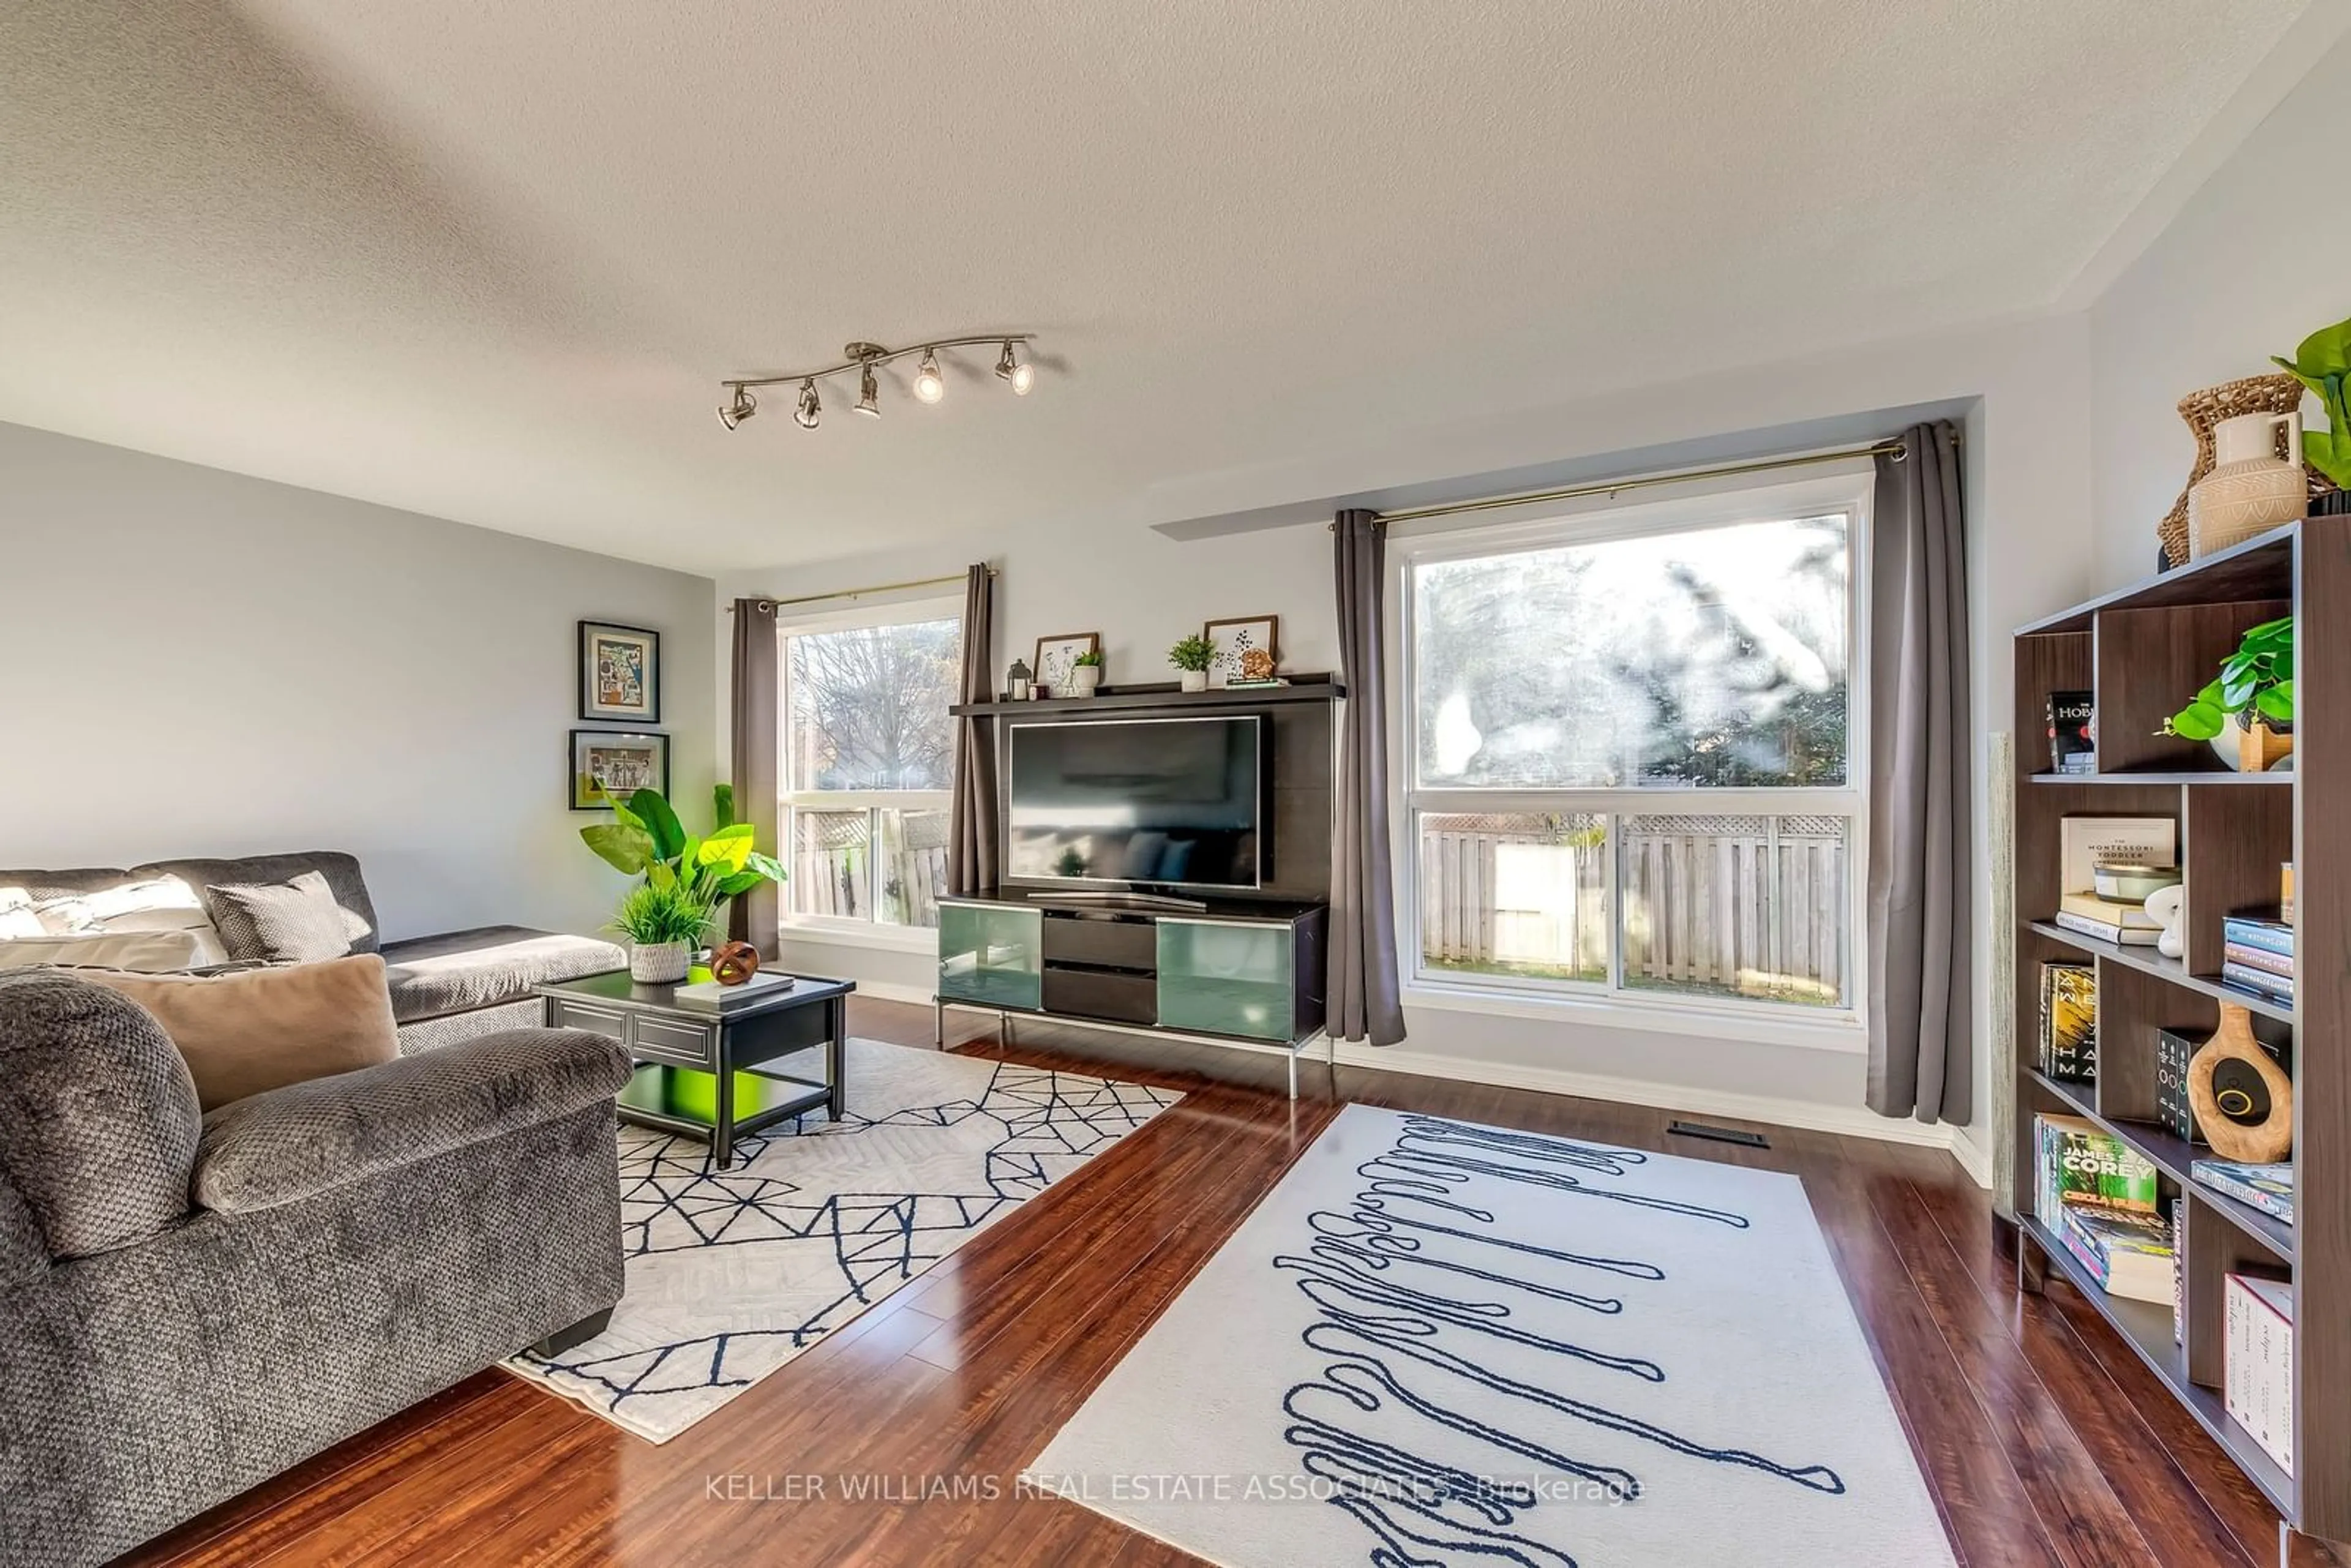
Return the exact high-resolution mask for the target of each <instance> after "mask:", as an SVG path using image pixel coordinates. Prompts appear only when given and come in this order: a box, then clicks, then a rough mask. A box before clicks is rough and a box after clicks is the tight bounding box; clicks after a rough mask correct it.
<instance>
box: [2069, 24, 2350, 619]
mask: <svg viewBox="0 0 2351 1568" xmlns="http://www.w3.org/2000/svg"><path fill="white" fill-rule="evenodd" d="M2346 91H2351V40H2346V41H2344V42H2342V43H2338V44H2336V45H2335V47H2333V48H2332V49H2331V50H2329V51H2328V52H2327V53H2326V54H2325V56H2324V57H2322V58H2321V59H2320V60H2319V62H2318V64H2317V65H2316V66H2315V67H2314V68H2312V70H2311V72H2310V74H2309V75H2308V76H2307V77H2305V78H2304V79H2303V81H2302V83H2301V84H2300V85H2299V86H2298V87H2296V88H2295V89H2294V90H2293V91H2292V92H2291V93H2290V94H2288V95H2287V97H2286V98H2285V99H2284V101H2283V102H2282V103H2280V104H2279V105H2278V107H2277V109H2276V110H2273V112H2272V113H2271V114H2270V116H2269V118H2268V119H2266V120H2263V121H2262V123H2261V124H2260V125H2259V127H2258V128H2256V129H2255V130H2254V131H2253V132H2252V135H2251V136H2249V137H2248V138H2247V139H2246V140H2245V142H2244V144H2243V145H2242V146H2241V147H2240V148H2239V149H2238V150H2237V152H2235V154H2234V155H2233V156H2231V158H2230V159H2229V160H2228V161H2227V162H2224V163H2222V164H2221V165H2220V168H2219V169H2218V170H2216V171H2215V172H2213V174H2212V176H2211V178H2210V180H2209V181H2208V182H2207V183H2205V184H2204V185H2203V186H2202V187H2201V188H2200V189H2199V191H2198V192H2197V193H2196V194H2195V195H2194V196H2192V197H2190V198H2189V201H2188V203H2187V204H2186V205H2185V206H2183V207H2182V208H2181V210H2180V212H2179V216H2177V217H2176V218H2174V219H2173V220H2172V222H2171V224H2170V225H2168V227H2167V228H2165V229H2164V230H2163V232H2162V233H2161V234H2160V235H2158V236H2157V237H2156V239H2155V240H2154V241H2153V243H2152V244H2150V245H2149V246H2147V249H2146V251H2145V252H2144V253H2143V254H2142V255H2141V256H2139V258H2138V259H2137V262H2135V263H2134V264H2133V265H2132V266H2131V267H2128V268H2127V269H2126V271H2124V272H2123V273H2122V274H2121V276H2120V277H2117V278H2116V280H2115V282H2114V283H2113V285H2112V286H2110V287H2108V288H2107V290H2106V292H2105V294H2104V295H2103V296H2102V297H2101V298H2099V299H2098V300H2097V302H2096V303H2095V305H2094V306H2093V307H2092V308H2091V311H2090V320H2091V328H2092V343H2093V347H2094V351H2095V365H2096V389H2097V390H2096V396H2097V407H2096V425H2095V432H2096V434H2095V451H2096V455H2097V479H2098V488H2097V514H2096V515H2097V531H2098V576H2099V579H2100V581H2101V585H2102V586H2115V585H2118V584H2120V583H2124V582H2127V581H2129V580H2132V579H2134V578H2138V577H2144V576H2146V575H2147V573H2148V572H2151V571H2153V570H2155V551H2156V539H2155V527H2156V524H2157V523H2158V522H2160V521H2161V520H2162V518H2163V515H2164V514H2165V513H2166V512H2168V511H2169V510H2170V509H2171V504H2172V502H2173V500H2174V499H2176V498H2177V497H2178V496H2179V491H2180V487H2181V486H2182V485H2183V484H2185V483H2186V481H2187V478H2188V474H2189V468H2190V467H2192V466H2193V465H2194V463H2195V459H2196V443H2195V440H2194V438H2193V437H2191V436H2190V435H2189V433H2188V426H2187V425H2186V424H2185V423H2182V421H2181V420H2180V418H2179V410H2178V405H2179V400H2180V398H2181V397H2183V396H2185V395H2186V394H2187V393H2189V392H2195V391H2197V390H2199V389H2200V388H2203V387H2209V386H2213V385H2216V384H2218V383H2219V382H2226V381H2233V380H2235V379H2237V378H2238V377H2240V376H2252V375H2261V374H2263V373H2265V372H2268V371H2273V370H2274V369H2275V368H2276V367H2275V366H2273V365H2272V364H2271V363H2270V362H2269V356H2271V355H2272V354H2283V355H2285V356H2286V357H2287V358H2289V359H2291V358H2292V357H2293V356H2294V346H2295V345H2296V344H2298V343H2300V342H2301V341H2302V340H2303V339H2304V338H2305V337H2307V336H2308V335H2309V334H2310V333H2311V332H2313V331H2314V330H2315V329H2318V328H2320V327H2324V326H2327V325H2329V324H2330V323H2333V322H2335V321H2340V320H2342V319H2344V318H2345V317H2346V316H2351V269H2346V266H2345V257H2346V254H2351V205H2346V204H2344V203H2343V202H2341V201H2339V200H2336V199H2333V198H2331V197H2329V196H2326V195H2324V194H2320V193H2321V192H2324V191H2325V190H2326V189H2327V187H2328V182H2327V181H2326V179H2325V171H2326V169H2327V168H2328V167H2329V162H2330V160H2331V159H2332V157H2333V156H2334V155H2335V149H2336V148H2337V147H2338V146H2339V145H2340V143H2341V141H2342V137H2343V131H2342V125H2341V118H2342V101H2343V98H2344V95H2345V93H2346ZM2303 418H2304V422H2305V423H2308V424H2310V425H2312V426H2313V427H2314V428H2324V427H2325V413H2323V411H2322V410H2321V409H2320V407H2319V403H2318V400H2317V399H2316V398H2314V397H2313V398H2307V399H2305V400H2304V405H2303Z"/></svg>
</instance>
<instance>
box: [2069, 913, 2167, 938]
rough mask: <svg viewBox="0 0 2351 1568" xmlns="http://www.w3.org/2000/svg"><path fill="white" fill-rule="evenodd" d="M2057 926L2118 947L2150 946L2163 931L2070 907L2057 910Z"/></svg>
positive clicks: (2160, 936)
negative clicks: (2110, 919)
mask: <svg viewBox="0 0 2351 1568" xmlns="http://www.w3.org/2000/svg"><path fill="white" fill-rule="evenodd" d="M2056 924H2057V926H2058V928H2059V929H2060V930H2064V931H2071V932H2074V934H2076V935H2077V936H2093V937H2095V938H2096V939H2097V940H2099V941H2101V942H2112V943H2114V944H2115V945H2116V946H2119V947H2152V946H2155V945H2156V943H2157V942H2158V940H2160V939H2161V938H2162V936H2163V933H2162V932H2161V931H2160V930H2158V929H2156V928H2155V927H2152V926H2145V925H2123V924H2121V923H2120V922H2118V921H2105V920H2097V919H2094V918H2092V917H2091V916H2089V915H2081V914H2077V913H2075V912H2074V911H2073V910H2071V909H2060V910H2059V911H2058V912H2057V921H2056Z"/></svg>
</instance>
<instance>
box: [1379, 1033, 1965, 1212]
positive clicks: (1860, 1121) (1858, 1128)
mask: <svg viewBox="0 0 2351 1568" xmlns="http://www.w3.org/2000/svg"><path fill="white" fill-rule="evenodd" d="M1339 1060H1340V1061H1342V1062H1343V1063H1344V1064H1346V1065H1347V1066H1350V1067H1370V1068H1376V1069H1379V1070H1381V1071H1388V1072H1410V1073H1415V1074H1417V1075H1419V1076H1421V1077H1424V1078H1458V1079H1463V1080H1466V1081H1467V1082H1471V1083H1492V1084H1498V1085H1499V1086H1500V1087H1502V1088H1505V1089H1532V1090H1536V1091H1539V1092H1543V1093H1547V1094H1573V1095H1576V1096H1577V1097H1579V1098H1581V1099H1585V1100H1614V1101H1618V1102H1620V1103H1625V1104H1628V1105H1647V1106H1652V1107H1654V1108H1656V1109H1657V1110H1660V1111H1682V1112H1687V1113H1690V1114H1692V1115H1698V1116H1729V1117H1731V1118H1733V1119H1735V1120H1737V1121H1741V1122H1761V1123H1764V1124H1767V1125H1770V1126H1775V1127H1795V1128H1799V1129H1801V1130H1802V1131H1804V1132H1808V1133H1838V1134H1844V1135H1845V1136H1847V1137H1855V1138H1875V1139H1876V1140H1878V1141H1879V1142H1880V1143H1887V1144H1915V1145H1921V1146H1924V1147H1927V1148H1934V1149H1949V1148H1951V1147H1952V1145H1953V1134H1952V1129H1950V1128H1949V1127H1946V1126H1942V1125H1939V1124H1938V1125H1933V1126H1929V1125H1928V1124H1925V1123H1923V1122H1913V1121H1910V1120H1908V1119H1907V1118H1896V1117H1892V1116H1880V1115H1878V1114H1876V1113H1875V1112H1873V1111H1871V1110H1869V1109H1868V1108H1867V1107H1865V1106H1861V1105H1852V1106H1846V1105H1823V1104H1820V1103H1817V1102H1813V1101H1808V1100H1780V1099H1774V1098H1772V1097H1771V1096H1770V1095H1764V1094H1738V1093H1733V1092H1729V1091H1726V1090H1719V1089H1699V1088H1693V1087H1691V1086H1689V1085H1687V1084H1682V1083H1652V1082H1647V1081H1646V1080H1642V1079H1637V1078H1612V1077H1609V1076H1607V1075H1606V1074H1604V1073H1598V1072H1576V1071H1570V1070H1568V1069H1566V1068H1559V1067H1528V1066H1521V1065H1519V1064H1516V1063H1509V1062H1499V1061H1478V1060H1476V1059H1474V1058H1470V1057H1460V1056H1442V1055H1438V1054H1437V1053H1436V1052H1434V1051H1402V1050H1398V1049H1397V1048H1396V1047H1395V1046H1370V1045H1362V1044H1353V1045H1342V1046H1340V1047H1339ZM1961 1164H1962V1166H1965V1164H1966V1162H1965V1161H1962V1162H1961ZM1974 1174H1975V1173H1974V1172H1973V1171H1972V1170H1970V1171H1969V1175H1970V1176H1973V1175H1974ZM1985 1185H1987V1186H1989V1185H1990V1183H1989V1181H1987V1182H1986V1184H1985Z"/></svg>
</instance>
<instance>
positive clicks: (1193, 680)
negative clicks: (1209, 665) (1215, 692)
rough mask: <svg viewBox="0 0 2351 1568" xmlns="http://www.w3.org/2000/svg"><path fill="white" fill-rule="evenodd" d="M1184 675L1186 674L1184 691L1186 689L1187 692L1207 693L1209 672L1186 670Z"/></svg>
mask: <svg viewBox="0 0 2351 1568" xmlns="http://www.w3.org/2000/svg"><path fill="white" fill-rule="evenodd" d="M1183 674H1184V689H1185V690H1186V691H1187V692H1205V691H1207V689H1208V672H1207V671H1206V670H1186V671H1185V672H1184V673H1183Z"/></svg>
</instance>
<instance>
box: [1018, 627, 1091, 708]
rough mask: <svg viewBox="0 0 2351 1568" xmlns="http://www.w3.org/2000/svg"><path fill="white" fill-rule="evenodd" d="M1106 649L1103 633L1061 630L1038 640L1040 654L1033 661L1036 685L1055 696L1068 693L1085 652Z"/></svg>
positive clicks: (1033, 674)
mask: <svg viewBox="0 0 2351 1568" xmlns="http://www.w3.org/2000/svg"><path fill="white" fill-rule="evenodd" d="M1101 652H1102V633H1101V632H1055V633H1054V634H1052V635H1051V636H1048V637H1040V638H1038V639H1037V656H1036V658H1035V659H1034V660H1032V661H1031V665H1032V668H1031V672H1030V673H1031V675H1032V676H1033V678H1034V680H1035V682H1036V684H1037V685H1040V686H1042V687H1044V688H1045V690H1046V691H1047V692H1048V693H1049V694H1050V695H1053V696H1057V697H1058V696H1065V695H1068V694H1069V692H1070V689H1071V687H1072V686H1074V685H1076V684H1077V683H1076V679H1075V676H1074V674H1072V672H1074V671H1075V669H1076V668H1077V662H1078V655H1079V654H1081V653H1101Z"/></svg>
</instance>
